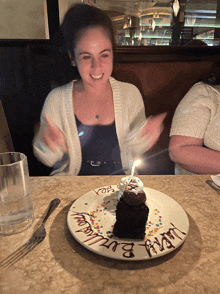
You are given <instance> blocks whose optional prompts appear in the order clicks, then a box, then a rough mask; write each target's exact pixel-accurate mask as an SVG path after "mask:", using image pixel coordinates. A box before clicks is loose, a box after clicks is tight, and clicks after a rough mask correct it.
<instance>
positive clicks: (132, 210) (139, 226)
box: [113, 185, 149, 240]
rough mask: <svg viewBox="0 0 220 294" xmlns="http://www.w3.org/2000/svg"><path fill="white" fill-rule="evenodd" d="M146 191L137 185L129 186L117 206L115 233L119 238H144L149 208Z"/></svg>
mask: <svg viewBox="0 0 220 294" xmlns="http://www.w3.org/2000/svg"><path fill="white" fill-rule="evenodd" d="M145 201H146V194H145V192H144V191H143V190H142V189H140V188H139V187H136V186H133V185H131V186H128V188H127V189H126V190H125V191H124V192H123V195H122V197H121V198H120V200H119V201H118V204H117V206H116V222H115V225H114V229H113V234H114V235H115V236H116V237H118V238H129V239H142V240H143V239H144V237H145V229H146V222H147V219H148V214H149V208H148V207H147V205H146V204H145Z"/></svg>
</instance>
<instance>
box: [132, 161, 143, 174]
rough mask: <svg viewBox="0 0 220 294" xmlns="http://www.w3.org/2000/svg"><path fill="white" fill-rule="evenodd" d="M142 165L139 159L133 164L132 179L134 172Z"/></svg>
mask: <svg viewBox="0 0 220 294" xmlns="http://www.w3.org/2000/svg"><path fill="white" fill-rule="evenodd" d="M140 163H141V160H140V159H138V160H135V162H134V163H133V164H132V168H131V177H133V176H134V170H135V167H136V166H138V165H139V164H140Z"/></svg>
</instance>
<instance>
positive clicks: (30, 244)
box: [0, 198, 60, 267]
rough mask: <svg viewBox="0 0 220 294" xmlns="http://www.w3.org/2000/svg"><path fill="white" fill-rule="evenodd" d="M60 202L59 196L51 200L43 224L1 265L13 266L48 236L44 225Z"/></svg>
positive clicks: (0, 264)
mask: <svg viewBox="0 0 220 294" xmlns="http://www.w3.org/2000/svg"><path fill="white" fill-rule="evenodd" d="M59 204H60V199H58V198H55V199H53V200H52V201H51V202H50V205H49V208H48V211H47V214H46V215H45V217H44V219H43V221H42V224H41V226H40V227H39V228H38V229H37V230H36V231H35V232H34V233H33V235H32V236H31V238H30V239H29V240H28V241H27V242H26V243H25V244H24V245H22V246H21V247H19V248H18V249H17V250H16V251H15V252H13V253H11V254H10V255H9V256H7V257H6V258H5V259H3V260H2V261H1V262H0V267H11V266H12V265H14V264H15V263H16V262H18V261H19V260H20V259H21V258H22V257H24V256H25V255H27V254H28V253H29V252H30V251H32V250H33V249H34V248H35V247H36V246H37V245H38V244H39V243H40V242H42V241H43V240H44V238H45V237H46V230H45V226H44V225H45V222H46V221H47V219H48V217H49V216H50V215H51V213H52V212H53V211H54V209H55V208H56V207H57V206H58V205H59Z"/></svg>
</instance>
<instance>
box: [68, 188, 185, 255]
mask: <svg viewBox="0 0 220 294" xmlns="http://www.w3.org/2000/svg"><path fill="white" fill-rule="evenodd" d="M144 191H145V193H146V196H147V201H146V204H147V205H148V207H149V209H150V212H149V216H148V222H147V226H146V237H145V240H132V239H119V238H117V237H115V236H114V235H113V234H112V230H113V226H114V223H115V220H116V219H115V209H116V205H117V195H118V186H116V185H112V186H105V187H102V188H97V189H95V190H93V191H90V192H88V193H86V194H84V195H83V196H81V197H79V198H78V199H77V200H76V201H75V202H74V203H73V204H72V205H71V207H70V209H69V212H68V215H67V224H68V227H69V230H70V232H71V234H72V235H73V237H74V238H75V239H76V240H77V241H78V242H79V243H80V244H82V245H83V246H84V247H86V248H87V249H89V250H91V251H93V252H95V253H97V254H100V255H103V256H106V257H109V258H114V259H121V260H145V259H152V258H156V257H159V256H162V255H165V254H168V253H170V252H171V251H173V250H175V249H176V248H178V247H179V246H180V245H181V244H182V243H183V242H184V241H185V239H186V237H187V234H188V232H189V220H188V217H187V215H186V213H185V211H184V210H183V208H182V207H181V206H180V205H179V204H178V203H177V202H176V201H175V200H173V199H172V198H170V197H169V196H167V195H165V194H163V193H161V192H159V191H156V190H153V189H150V188H144Z"/></svg>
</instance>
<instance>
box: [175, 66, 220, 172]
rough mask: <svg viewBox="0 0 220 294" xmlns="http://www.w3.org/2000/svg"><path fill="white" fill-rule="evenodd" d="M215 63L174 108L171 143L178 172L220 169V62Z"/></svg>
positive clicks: (216, 170) (218, 170) (217, 170)
mask: <svg viewBox="0 0 220 294" xmlns="http://www.w3.org/2000/svg"><path fill="white" fill-rule="evenodd" d="M214 67H215V69H214V70H213V73H212V75H211V77H210V78H209V79H208V80H204V81H201V82H198V83H197V84H195V85H194V86H193V87H192V88H191V89H190V90H189V91H188V93H187V94H186V95H185V97H184V98H183V99H182V101H181V102H180V103H179V105H178V107H177V109H176V111H175V114H174V117H173V121H172V125H171V131H170V136H171V137H170V146H169V149H170V158H171V160H173V161H174V162H175V163H176V164H175V167H176V168H175V174H218V173H220V74H219V68H218V67H219V65H218V64H217V65H215V66H214Z"/></svg>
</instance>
